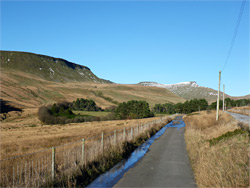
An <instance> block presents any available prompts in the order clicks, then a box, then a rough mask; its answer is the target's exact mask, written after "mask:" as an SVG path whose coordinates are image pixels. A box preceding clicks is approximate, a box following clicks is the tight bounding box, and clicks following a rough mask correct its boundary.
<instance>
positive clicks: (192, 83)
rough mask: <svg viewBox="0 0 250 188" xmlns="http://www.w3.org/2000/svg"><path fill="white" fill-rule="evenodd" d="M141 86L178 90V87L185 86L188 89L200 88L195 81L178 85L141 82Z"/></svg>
mask: <svg viewBox="0 0 250 188" xmlns="http://www.w3.org/2000/svg"><path fill="white" fill-rule="evenodd" d="M139 84H140V85H143V86H154V87H161V88H168V89H169V88H178V87H183V86H188V87H200V86H199V85H198V84H197V83H196V82H195V81H190V82H180V83H176V84H159V83H157V82H140V83H139Z"/></svg>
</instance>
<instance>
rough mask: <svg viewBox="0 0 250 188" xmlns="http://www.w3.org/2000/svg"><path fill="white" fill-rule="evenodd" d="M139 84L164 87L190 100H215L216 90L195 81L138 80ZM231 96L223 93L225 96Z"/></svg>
mask: <svg viewBox="0 0 250 188" xmlns="http://www.w3.org/2000/svg"><path fill="white" fill-rule="evenodd" d="M139 85H143V86H153V87H159V88H165V89H168V90H170V91H172V92H173V93H174V94H176V95H178V96H179V97H182V98H184V99H187V100H190V99H194V98H197V99H203V98H204V99H206V100H207V101H208V102H209V103H211V102H214V101H216V99H217V94H218V91H216V90H214V89H211V88H207V87H203V86H199V85H198V84H197V83H196V82H194V81H192V82H181V83H177V84H159V83H156V82H140V83H139ZM222 95H223V93H222V92H220V97H221V98H222ZM227 97H230V98H232V97H231V96H229V95H227V94H225V98H227Z"/></svg>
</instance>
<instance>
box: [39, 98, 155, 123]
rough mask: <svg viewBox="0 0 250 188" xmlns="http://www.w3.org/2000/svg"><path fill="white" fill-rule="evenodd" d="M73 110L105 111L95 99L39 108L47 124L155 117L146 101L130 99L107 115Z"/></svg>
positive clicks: (41, 116)
mask: <svg viewBox="0 0 250 188" xmlns="http://www.w3.org/2000/svg"><path fill="white" fill-rule="evenodd" d="M73 110H79V111H103V110H102V109H101V108H100V107H98V106H97V105H96V103H95V102H94V101H93V100H87V99H77V100H76V101H74V102H72V103H68V102H63V103H58V104H53V105H48V106H42V107H40V108H39V110H38V118H39V119H40V121H42V122H43V123H46V124H65V123H80V122H87V121H100V120H103V121H104V120H117V119H141V118H148V117H153V116H154V113H153V112H151V111H150V108H149V104H148V103H147V102H146V101H135V100H132V101H128V102H123V103H121V104H119V105H118V107H116V108H114V107H112V109H110V110H109V111H111V113H110V114H109V115H107V116H105V117H95V116H89V115H77V114H74V113H73Z"/></svg>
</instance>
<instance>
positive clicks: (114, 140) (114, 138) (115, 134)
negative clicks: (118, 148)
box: [114, 130, 116, 145]
mask: <svg viewBox="0 0 250 188" xmlns="http://www.w3.org/2000/svg"><path fill="white" fill-rule="evenodd" d="M114 144H115V145H116V130H114Z"/></svg>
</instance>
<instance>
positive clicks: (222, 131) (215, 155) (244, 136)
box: [183, 111, 249, 187]
mask: <svg viewBox="0 0 250 188" xmlns="http://www.w3.org/2000/svg"><path fill="white" fill-rule="evenodd" d="M215 114H216V111H202V112H200V113H196V114H194V115H189V116H187V115H186V116H184V118H183V119H184V122H185V123H186V128H185V140H186V147H187V150H188V154H189V158H190V162H191V165H192V168H193V171H194V174H195V179H196V183H197V185H198V187H249V156H248V152H249V133H248V131H246V130H242V129H240V127H239V125H238V124H239V123H238V122H237V121H236V120H234V119H233V118H232V117H231V116H230V115H229V114H227V113H223V112H220V116H219V120H218V121H216V120H215V117H216V115H215Z"/></svg>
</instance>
